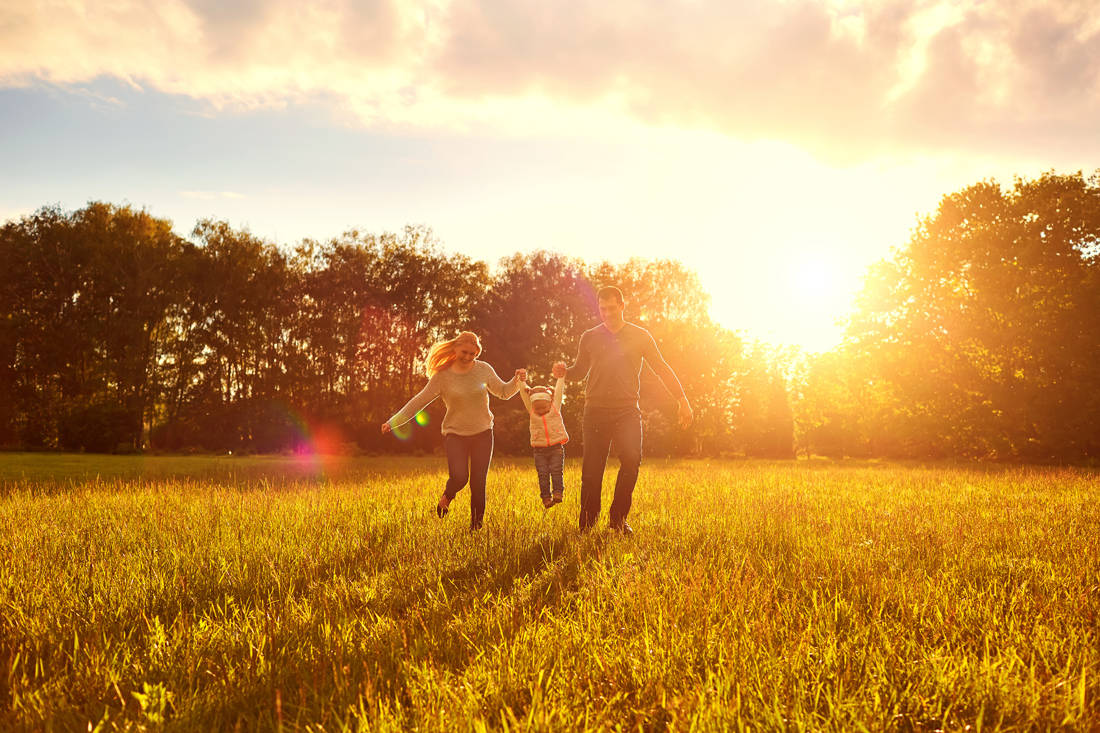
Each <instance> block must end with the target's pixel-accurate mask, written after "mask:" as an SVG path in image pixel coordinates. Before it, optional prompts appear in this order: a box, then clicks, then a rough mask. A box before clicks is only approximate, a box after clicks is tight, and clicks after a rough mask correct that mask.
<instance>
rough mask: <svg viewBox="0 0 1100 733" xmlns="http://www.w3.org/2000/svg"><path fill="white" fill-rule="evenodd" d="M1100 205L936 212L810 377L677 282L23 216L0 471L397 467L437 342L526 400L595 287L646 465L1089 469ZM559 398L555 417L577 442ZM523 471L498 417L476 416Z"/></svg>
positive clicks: (1095, 200)
mask: <svg viewBox="0 0 1100 733" xmlns="http://www.w3.org/2000/svg"><path fill="white" fill-rule="evenodd" d="M1098 255H1100V178H1098V176H1097V175H1093V176H1091V177H1086V176H1084V175H1083V174H1081V173H1077V174H1074V175H1056V174H1054V173H1047V174H1043V175H1042V176H1040V177H1038V178H1036V179H1030V180H1029V179H1022V178H1020V179H1017V180H1015V181H1014V183H1013V184H1012V185H1010V186H1002V185H1000V184H998V183H996V182H993V181H983V182H980V183H977V184H975V185H973V186H970V187H967V188H965V189H963V190H961V191H959V192H956V193H953V194H950V195H947V196H945V197H944V198H943V199H942V201H941V203H940V205H939V207H938V209H937V210H936V211H935V212H933V213H932V214H930V215H928V216H925V217H923V218H922V219H920V220H919V221H918V223H917V226H916V227H915V228H914V230H913V233H912V236H911V238H910V240H909V241H908V242H907V243H905V244H904V245H903V246H901V247H899V248H897V249H896V250H895V251H894V253H893V255H892V256H891V257H890V258H888V259H886V260H884V261H883V262H881V263H879V264H878V265H877V266H876V267H875V268H873V270H872V271H871V272H870V273H869V275H868V277H867V279H866V283H865V287H864V290H863V292H862V293H861V295H860V297H859V301H858V303H857V305H856V308H855V310H854V311H853V313H852V316H851V317H850V320H849V322H848V325H847V331H846V337H845V339H844V342H843V343H842V344H841V345H840V346H839V347H837V348H835V349H833V350H831V351H829V352H826V353H823V354H805V353H800V352H798V351H796V350H791V349H786V350H778V349H771V348H768V347H766V346H764V345H762V344H758V343H751V342H746V341H745V340H744V339H742V338H741V337H740V336H739V335H738V334H737V333H736V332H734V331H731V330H729V329H727V328H724V327H722V326H720V325H718V324H716V323H715V322H714V321H713V320H711V318H710V316H709V313H708V305H709V302H708V296H707V294H706V293H705V292H704V291H703V289H702V288H701V286H700V283H699V281H698V278H697V276H696V275H695V274H694V273H692V272H690V271H688V270H687V269H685V268H684V267H683V266H682V265H681V264H680V263H678V262H676V261H674V260H642V259H634V260H630V261H628V262H626V263H610V262H596V263H587V262H584V261H581V260H579V259H576V258H569V257H565V256H562V255H560V254H555V253H551V252H543V251H538V252H532V253H517V254H515V255H513V256H511V257H509V258H506V259H504V260H502V261H501V262H499V263H497V264H496V266H495V267H490V266H489V265H488V264H487V263H484V262H480V261H477V260H474V259H471V258H469V257H466V256H464V255H461V254H449V253H446V252H445V251H444V250H443V249H442V248H441V247H440V245H439V243H438V242H437V241H436V240H435V239H434V237H433V235H432V233H431V232H430V230H427V229H425V228H420V227H408V228H406V229H405V230H404V231H402V232H399V233H387V234H381V235H375V234H368V233H362V232H358V231H350V232H347V233H345V234H343V235H341V236H340V237H336V238H334V239H332V240H329V241H326V242H318V241H314V240H309V239H307V240H304V241H302V242H301V243H299V244H298V245H297V246H295V247H293V248H289V249H287V248H280V247H277V246H275V245H274V244H272V243H270V242H265V241H263V240H261V239H259V238H257V237H255V236H254V235H252V234H251V233H249V232H248V231H247V230H240V229H234V228H232V227H231V226H229V225H228V224H227V223H225V222H220V221H213V220H203V221H200V222H199V223H198V224H197V225H196V226H195V227H194V229H193V230H192V232H191V233H190V236H189V237H186V238H185V237H181V236H178V235H177V234H175V233H174V232H173V230H172V226H171V223H170V222H168V221H166V220H164V219H158V218H156V217H154V216H152V215H151V214H149V213H148V212H147V211H144V210H134V209H133V208H131V207H128V206H118V205H112V204H108V203H91V204H89V205H88V206H86V207H85V208H83V209H79V210H76V211H63V210H61V209H60V208H58V207H44V208H42V209H40V210H39V211H37V212H35V213H34V214H32V215H29V216H26V217H23V218H22V219H19V220H15V221H10V222H8V223H7V224H5V225H4V226H3V228H0V268H2V271H3V272H4V273H5V274H4V277H3V280H2V286H0V309H2V310H0V313H2V320H0V445H2V446H6V447H18V448H60V449H66V450H89V451H120V450H130V451H136V450H144V449H147V448H152V449H158V450H166V451H183V450H191V449H196V450H206V451H223V450H233V451H256V452H275V451H304V450H318V449H320V450H334V451H368V452H380V451H393V450H428V449H431V448H432V447H433V446H434V445H435V444H436V443H437V442H438V428H437V425H438V420H439V417H440V411H439V409H438V406H433V408H430V409H429V410H428V412H427V414H426V416H425V417H424V419H423V420H422V422H425V423H426V424H425V425H417V426H415V427H413V428H412V429H411V430H410V431H409V434H408V435H406V436H405V439H404V440H403V441H399V442H394V441H393V440H392V439H385V440H384V439H383V438H382V436H381V435H380V434H379V431H378V425H379V424H380V423H381V422H382V421H383V420H384V419H385V418H387V417H388V416H389V415H390V414H392V413H393V412H394V411H395V410H396V409H397V408H398V407H399V406H400V405H401V404H403V403H404V401H405V400H406V399H407V398H408V397H409V396H410V395H412V394H413V393H414V392H415V391H416V390H417V389H419V387H420V386H421V385H422V383H423V381H424V379H425V377H424V374H423V370H422V358H423V356H424V353H425V351H426V348H427V347H428V346H429V345H430V344H431V343H432V342H433V341H435V340H437V339H439V338H442V337H446V336H450V335H453V334H454V333H455V332H456V331H458V330H462V329H469V330H473V331H475V332H477V333H479V334H480V335H481V337H482V343H483V345H484V347H485V351H484V354H483V358H484V359H485V360H486V361H488V362H489V363H491V364H492V365H493V366H494V367H495V368H496V369H497V371H498V372H499V373H500V374H501V375H502V376H505V377H507V375H508V374H510V373H511V372H512V370H514V369H515V368H517V367H520V366H525V367H528V368H531V369H532V370H534V372H535V374H534V377H535V378H536V379H541V380H543V381H548V380H549V374H548V371H549V366H550V365H551V364H552V363H553V362H554V361H556V360H558V359H565V360H570V359H571V357H572V356H573V355H574V349H575V347H576V343H577V339H578V338H579V336H580V333H581V332H582V331H583V330H584V329H586V328H589V327H591V326H592V325H593V324H594V323H595V322H596V320H597V316H596V310H595V299H594V292H595V290H596V289H598V287H599V286H600V285H602V284H609V283H614V284H617V285H619V286H620V287H621V288H622V289H623V290H624V292H625V293H627V294H628V298H629V300H630V306H629V311H628V317H629V318H630V319H631V320H636V321H638V322H640V323H642V324H644V325H645V326H646V327H647V328H649V329H650V330H651V331H652V333H653V334H654V336H655V337H656V338H657V340H658V343H659V344H660V345H661V348H662V351H663V353H664V355H665V357H666V359H667V360H668V361H669V363H670V364H671V365H672V366H673V368H674V369H675V370H676V372H677V374H678V375H679V376H680V379H681V381H682V382H683V384H684V387H685V389H686V390H687V393H688V395H689V396H690V397H691V399H692V403H693V406H694V407H695V413H696V423H695V425H694V426H693V428H692V429H691V430H689V431H680V430H679V429H678V428H677V427H675V403H674V401H673V400H672V398H671V396H670V395H668V393H667V392H666V391H665V390H664V388H663V386H662V385H661V384H660V382H659V380H657V379H656V377H655V376H654V375H653V374H652V373H649V372H646V373H644V374H643V390H642V398H643V399H642V407H643V412H644V421H645V422H644V425H645V431H646V452H647V454H650V455H725V454H734V455H750V456H767V457H775V458H787V457H791V456H792V455H794V453H795V451H801V452H804V453H807V454H820V455H827V456H837V457H840V456H865V457H874V456H882V457H907V458H941V457H977V458H993V459H1009V460H1042V461H1050V460H1054V461H1080V460H1089V459H1095V458H1096V457H1097V456H1098V455H1100V431H1097V430H1096V429H1095V427H1094V425H1093V424H1094V422H1095V420H1096V416H1097V414H1098V408H1100V358H1098V357H1100V353H1098V352H1100V318H1098V316H1100V279H1098V278H1100V274H1098V273H1100V270H1098V267H1100V257H1098ZM582 407H583V385H582V384H579V383H574V384H570V385H569V387H568V388H567V399H566V402H565V406H564V411H565V417H566V420H567V424H568V425H570V426H573V433H574V436H573V437H574V440H575V441H577V442H579V441H580V437H581V436H580V435H579V432H580V431H579V429H578V428H577V427H576V426H578V425H579V416H580V411H581V409H582ZM494 411H495V412H496V414H497V441H498V446H499V448H500V449H501V450H505V451H509V452H522V451H524V450H525V443H526V419H525V416H524V414H523V411H522V406H521V405H520V403H519V401H518V400H514V401H510V402H508V403H496V404H495V405H494Z"/></svg>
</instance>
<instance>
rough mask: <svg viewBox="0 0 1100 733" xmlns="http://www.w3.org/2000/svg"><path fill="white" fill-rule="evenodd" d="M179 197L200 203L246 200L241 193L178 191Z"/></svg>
mask: <svg viewBox="0 0 1100 733" xmlns="http://www.w3.org/2000/svg"><path fill="white" fill-rule="evenodd" d="M180 196H182V197H183V198H185V199H198V200H200V201H213V200H214V199H243V198H247V196H245V195H244V194H243V193H237V192H236V191H180Z"/></svg>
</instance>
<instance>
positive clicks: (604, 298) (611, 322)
mask: <svg viewBox="0 0 1100 733" xmlns="http://www.w3.org/2000/svg"><path fill="white" fill-rule="evenodd" d="M596 300H597V301H598V302H599V305H600V318H602V319H603V322H604V325H606V326H608V327H610V328H617V327H619V326H621V325H622V324H623V310H624V309H625V308H626V302H625V301H624V300H623V291H621V290H619V289H618V288H616V287H613V286H611V285H608V286H606V287H602V288H600V289H599V291H598V292H597V293H596Z"/></svg>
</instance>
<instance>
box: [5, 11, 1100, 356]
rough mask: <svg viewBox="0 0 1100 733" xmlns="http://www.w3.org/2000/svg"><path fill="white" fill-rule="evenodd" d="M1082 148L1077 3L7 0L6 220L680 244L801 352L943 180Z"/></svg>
mask: <svg viewBox="0 0 1100 733" xmlns="http://www.w3.org/2000/svg"><path fill="white" fill-rule="evenodd" d="M1098 167H1100V13H1097V12H1096V11H1095V7H1094V0H1042V1H1039V0H996V1H994V0H770V1H768V0H739V1H737V2H733V1H731V0H660V1H654V2H638V1H637V0H632V1H631V2H623V1H622V0H603V1H602V2H599V3H593V2H576V1H575V0H559V1H556V2H549V3H548V2H545V1H535V0H500V1H494V0H480V1H478V0H468V1H463V0H410V1H407V2H399V1H396V0H362V1H360V0H321V1H319V2H318V1H313V2H309V3H302V2H300V1H299V0H294V1H291V0H150V1H148V2H141V1H139V0H110V1H108V0H98V1H92V0H0V221H7V220H11V219H17V218H19V217H21V216H24V215H26V214H29V213H31V212H32V211H34V210H36V209H38V208H39V207H41V206H43V205H48V204H49V205H52V204H60V205H61V206H63V207H65V208H67V209H75V208H79V207H81V206H83V205H85V204H86V203H87V202H88V201H93V200H98V201H109V202H112V203H119V204H122V203H126V204H130V205H132V206H135V207H138V208H144V209H147V210H148V211H149V212H150V213H152V214H153V215H155V216H158V217H162V218H166V219H170V220H171V221H172V222H173V224H174V227H175V229H176V231H177V232H179V233H180V234H181V235H184V236H186V235H188V234H189V232H190V230H191V228H192V227H193V226H194V224H195V222H196V221H197V220H199V219H200V218H215V219H221V220H225V221H228V222H229V223H230V224H231V225H233V226H234V227H239V228H247V229H249V230H250V231H251V232H252V233H253V234H256V235H258V236H261V237H263V238H265V239H268V240H269V241H272V242H275V243H277V244H279V245H281V246H288V247H289V246H293V245H294V244H295V243H296V242H298V241H300V240H301V239H302V238H305V237H309V238H313V239H318V240H325V239H328V238H330V237H334V236H337V235H339V234H340V233H341V232H344V231H346V230H348V229H352V228H355V229H359V230H360V231H368V232H375V233H381V232H384V231H399V230H401V229H402V228H403V227H404V226H405V225H408V224H413V225H425V226H428V227H430V228H431V229H432V231H433V232H434V234H435V235H436V238H437V239H438V240H439V241H440V243H441V245H442V247H443V249H444V250H446V251H450V252H461V253H464V254H467V255H470V256H472V257H476V258H478V259H482V260H484V261H486V262H488V263H490V264H493V263H495V262H497V261H498V260H499V259H500V258H502V257H505V256H508V255H510V254H513V253H515V252H529V251H532V250H536V249H546V250H552V251H556V252H561V253H563V254H567V255H571V256H576V257H580V258H582V259H584V260H586V261H589V262H596V261H602V260H610V261H614V262H621V261H624V260H626V259H628V258H630V257H644V258H673V259H678V260H680V261H682V262H683V263H684V264H685V265H687V266H688V267H689V268H691V269H693V270H695V271H696V272H697V273H698V274H699V278H700V281H701V282H702V284H703V286H704V287H705V288H706V289H707V290H708V292H709V293H710V294H711V315H712V317H713V318H715V319H716V320H717V321H718V322H719V323H721V324H723V325H724V326H726V327H728V328H731V329H735V330H738V331H740V332H742V333H743V334H744V335H745V336H747V337H749V338H757V339H762V340H765V341H769V342H772V343H776V344H780V343H782V344H795V345H799V346H802V347H804V348H806V349H809V350H822V349H828V348H831V347H832V346H834V345H835V344H836V343H837V342H838V341H839V339H840V338H841V335H842V330H841V324H842V321H843V317H844V315H845V314H846V313H847V312H849V311H850V308H851V305H852V298H853V295H854V293H855V292H856V291H857V290H858V288H859V285H860V282H861V279H862V276H863V274H864V272H865V271H866V268H867V267H868V266H869V265H870V264H872V263H873V262H875V261H877V260H880V259H882V258H885V257H889V256H891V252H892V251H893V250H894V249H895V248H899V247H902V246H904V245H905V243H906V242H907V241H908V239H909V237H910V235H911V232H912V230H913V228H914V227H915V226H916V225H917V224H918V223H919V220H920V218H921V217H922V216H926V215H929V214H931V213H933V212H934V211H935V208H936V206H937V204H938V202H939V200H940V199H941V198H942V197H943V196H944V195H946V194H949V193H951V192H953V191H957V190H960V189H962V188H964V187H966V186H968V185H970V184H973V183H977V182H979V181H982V180H986V179H991V178H992V179H996V180H998V181H1001V182H1002V183H1005V184H1011V182H1012V180H1013V177H1014V176H1022V177H1035V176H1038V175H1039V174H1041V173H1043V172H1044V171H1051V170H1053V171H1056V172H1060V173H1072V172H1076V171H1079V170H1080V171H1084V172H1085V173H1086V174H1088V173H1091V172H1092V171H1095V170H1096V169H1097V168H1098ZM627 295H628V298H629V294H627ZM628 317H629V310H628Z"/></svg>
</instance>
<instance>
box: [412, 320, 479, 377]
mask: <svg viewBox="0 0 1100 733" xmlns="http://www.w3.org/2000/svg"><path fill="white" fill-rule="evenodd" d="M463 342H466V343H470V344H473V345H474V346H475V347H476V348H477V356H481V340H480V339H479V338H478V337H477V334H476V333H474V332H473V331H463V332H462V333H460V334H458V335H457V336H455V337H454V338H453V339H451V340H450V341H440V342H439V343H438V344H435V345H433V346H432V348H431V349H429V350H428V358H427V359H425V360H424V368H425V369H426V370H427V372H428V376H429V377H431V376H434V375H436V374H438V373H439V372H441V371H443V370H444V369H447V368H448V367H450V366H451V364H454V363H455V360H456V359H458V354H456V353H455V348H456V347H457V346H458V345H459V344H460V343H463Z"/></svg>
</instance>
